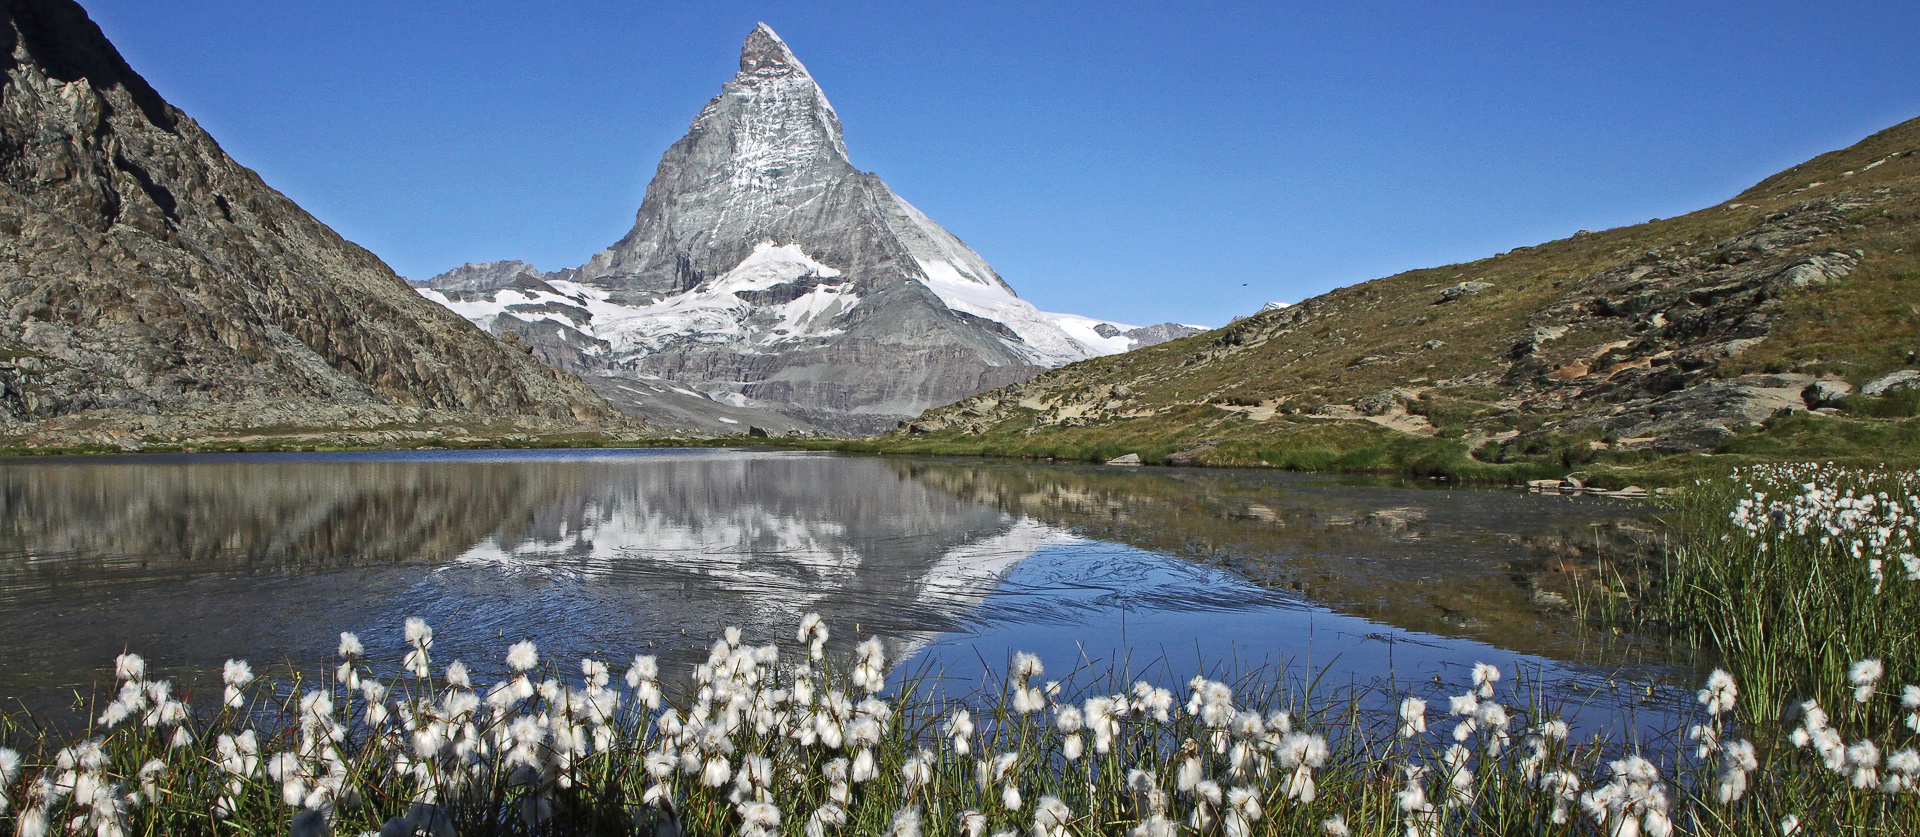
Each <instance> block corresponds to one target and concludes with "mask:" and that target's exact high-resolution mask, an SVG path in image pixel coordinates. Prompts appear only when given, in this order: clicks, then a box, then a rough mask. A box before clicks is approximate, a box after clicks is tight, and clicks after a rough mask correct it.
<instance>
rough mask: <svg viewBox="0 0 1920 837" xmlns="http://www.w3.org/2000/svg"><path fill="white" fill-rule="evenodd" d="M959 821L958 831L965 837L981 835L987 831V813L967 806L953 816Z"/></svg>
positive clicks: (979, 836)
mask: <svg viewBox="0 0 1920 837" xmlns="http://www.w3.org/2000/svg"><path fill="white" fill-rule="evenodd" d="M954 819H955V820H957V821H958V822H959V823H960V833H962V834H965V835H966V836H967V837H981V835H983V834H985V833H987V815H986V814H984V813H982V812H980V811H976V810H974V809H972V808H968V809H966V810H964V811H961V812H960V814H959V815H958V816H956V817H955V818H954Z"/></svg>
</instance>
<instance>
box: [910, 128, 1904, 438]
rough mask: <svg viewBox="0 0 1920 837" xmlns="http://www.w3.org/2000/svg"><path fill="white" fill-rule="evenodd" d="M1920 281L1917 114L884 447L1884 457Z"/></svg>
mask: <svg viewBox="0 0 1920 837" xmlns="http://www.w3.org/2000/svg"><path fill="white" fill-rule="evenodd" d="M1916 276H1920V120H1914V121H1910V122H1906V123H1903V124H1901V125H1898V126H1895V127H1893V128H1890V129H1888V130H1886V131H1883V132H1881V133H1879V134H1876V135H1874V136H1872V137H1869V138H1867V139H1866V140H1863V141H1862V142H1860V143H1859V144H1857V145H1855V146H1853V147H1850V148H1847V149H1844V150H1841V151H1836V152H1833V153H1831V154H1827V155H1823V156H1821V157H1819V158H1816V159H1815V160H1812V161H1809V162H1808V163H1806V164H1803V165H1801V166H1797V167H1795V168H1793V169H1790V170H1788V171H1786V172H1783V173H1781V174H1779V175H1776V176H1774V177H1771V178H1768V179H1767V180H1765V181H1763V182H1761V183H1760V184H1759V185H1757V186H1755V187H1754V188H1752V189H1750V190H1748V191H1747V192H1745V193H1743V194H1741V195H1739V196H1738V197H1737V198H1735V199H1734V200H1732V201H1730V202H1728V203H1725V204H1722V205H1719V206H1715V207H1712V208H1709V209H1704V210H1701V211H1699V212H1695V213H1692V214H1689V215H1686V216H1683V217H1679V218H1671V219H1664V220H1662V219H1655V220H1653V221H1650V222H1648V223H1646V224H1638V225H1633V226H1629V227H1622V228H1618V229H1613V230H1606V231H1601V232H1592V231H1585V230H1583V231H1581V232H1579V233H1577V234H1575V235H1574V236H1572V237H1571V238H1567V239H1562V240H1559V241H1553V242H1548V243H1546V244H1542V245H1539V246H1537V247H1523V248H1519V249H1517V250H1514V251H1511V252H1508V253H1504V254H1501V255H1498V256H1494V257H1491V258H1487V259H1482V260H1479V261H1476V262H1470V263H1466V264H1458V265H1450V266H1447V267H1441V268H1435V269H1430V270H1417V271H1410V272H1408V273H1404V274H1400V275H1396V276H1390V277H1387V278H1384V279H1377V280H1374V281H1371V282H1365V283H1362V284H1359V285H1355V286H1352V287H1347V288H1341V289H1339V290H1336V291H1333V292H1331V293H1328V294H1325V295H1322V296H1319V297H1316V298H1313V299H1309V300H1306V301H1304V302H1301V303H1299V304H1297V305H1292V306H1269V307H1268V308H1267V309H1265V310H1262V311H1261V312H1260V313H1258V314H1256V315H1254V316H1251V317H1247V318H1244V319H1241V320H1238V321H1236V322H1234V323H1233V324H1232V325H1230V326H1228V327H1226V328H1223V329H1218V330H1215V331H1211V332H1207V333H1205V334H1201V335H1197V336H1193V337H1188V338H1185V339H1181V340H1176V341H1173V342H1170V343H1167V344H1165V345H1161V346H1155V347H1152V348H1147V349H1142V350H1140V351H1137V352H1131V353H1128V354H1126V355H1122V356H1118V357H1111V358H1099V359H1094V360H1089V361H1086V362H1082V363H1078V364H1074V365H1072V366H1068V367H1065V368H1062V369H1059V370H1056V371H1053V372H1050V373H1048V374H1046V375H1044V376H1041V377H1039V378H1036V379H1034V380H1032V381H1028V382H1025V383H1022V384H1019V385H1015V386H1011V387H1008V388H1005V389H1002V390H998V391H995V392H989V393H983V394H981V395H979V396H976V397H972V398H968V399H965V400H963V401H961V402H959V403H957V404H955V405H953V406H951V407H948V408H944V409H938V410H933V411H929V412H928V413H927V414H925V415H924V416H922V417H921V418H920V419H919V420H917V421H916V422H914V423H913V424H912V426H911V428H909V429H907V430H903V431H900V433H899V435H898V436H897V437H896V439H897V441H898V443H899V444H900V445H902V446H905V447H909V448H911V447H914V446H922V447H925V446H936V447H940V449H942V450H947V451H951V452H962V451H967V450H989V449H1017V450H1024V451H1028V452H1040V451H1045V450H1056V449H1057V450H1062V451H1081V452H1085V451H1094V452H1096V454H1097V453H1098V452H1099V451H1107V452H1108V453H1106V454H1105V455H1108V456H1111V455H1115V454H1118V453H1120V452H1122V451H1123V450H1133V451H1137V452H1139V453H1140V454H1141V455H1142V458H1143V459H1145V460H1146V461H1164V462H1174V463H1182V462H1196V463H1208V462H1211V463H1216V464H1260V463H1261V462H1268V463H1270V464H1289V465H1298V466H1302V467H1329V466H1330V465H1331V464H1333V463H1339V462H1347V463H1348V465H1345V466H1342V467H1369V468H1394V467H1414V465H1412V464H1408V463H1409V462H1410V461H1411V460H1415V459H1418V460H1421V461H1423V462H1426V463H1427V464H1425V465H1419V466H1418V467H1426V468H1437V467H1441V465H1440V464H1439V463H1444V462H1451V463H1454V464H1452V465H1447V466H1445V467H1447V468H1449V469H1453V470H1460V471H1462V472H1468V471H1471V470H1472V469H1473V468H1475V467H1483V466H1497V465H1500V464H1514V465H1526V464H1528V463H1532V464H1535V465H1541V466H1553V467H1561V468H1566V467H1573V466H1581V465H1584V464H1587V463H1596V464H1600V465H1604V464H1606V463H1608V462H1619V463H1632V462H1643V461H1647V459H1648V458H1649V457H1659V456H1664V455H1675V454H1701V453H1707V454H1711V453H1763V452H1764V453H1770V454H1774V455H1778V454H1781V453H1784V452H1788V451H1800V452H1802V453H1805V454H1806V455H1819V456H1826V455H1843V454H1858V455H1876V452H1878V451H1882V450H1891V449H1883V448H1880V447H1877V446H1878V445H1879V444H1880V442H1877V441H1875V440H1884V441H1885V442H1886V443H1887V444H1893V445H1898V444H1909V445H1910V442H1904V443H1903V442H1901V441H1900V440H1901V439H1910V438H1911V431H1912V426H1913V425H1914V424H1915V423H1914V421H1913V416H1912V414H1913V411H1914V410H1915V409H1916V404H1920V399H1917V398H1916V397H1915V393H1914V390H1915V389H1920V371H1913V369H1912V368H1913V367H1915V366H1916V365H1920V363H1917V361H1916V358H1917V355H1916V352H1920V313H1917V312H1920V309H1916V308H1915V307H1914V305H1913V301H1914V300H1915V299H1920V296H1916V292H1915V286H1914V284H1913V283H1914V281H1915V277H1916ZM1903 392H1904V393H1906V394H1904V395H1903V394H1902V393H1903ZM1902 399H1905V400H1902ZM1903 422H1904V423H1903ZM1901 428H1907V429H1905V430H1903V429H1901ZM1903 434H1906V435H1903ZM1399 460H1405V461H1399ZM1397 461H1398V464H1396V462H1397Z"/></svg>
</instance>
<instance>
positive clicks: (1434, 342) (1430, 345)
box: [1420, 340, 1447, 349]
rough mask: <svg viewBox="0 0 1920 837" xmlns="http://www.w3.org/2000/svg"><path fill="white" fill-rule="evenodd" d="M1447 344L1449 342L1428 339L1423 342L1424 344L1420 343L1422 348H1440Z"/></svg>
mask: <svg viewBox="0 0 1920 837" xmlns="http://www.w3.org/2000/svg"><path fill="white" fill-rule="evenodd" d="M1445 345H1447V344H1446V343H1445V342H1442V341H1439V340H1428V341H1427V342H1425V343H1422V344H1420V348H1423V349H1438V348H1440V347H1441V346H1445Z"/></svg>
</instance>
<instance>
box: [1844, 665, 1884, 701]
mask: <svg viewBox="0 0 1920 837" xmlns="http://www.w3.org/2000/svg"><path fill="white" fill-rule="evenodd" d="M1886 673H1887V669H1886V666H1884V665H1881V664H1880V661H1879V660H1860V661H1858V662H1855V663H1854V664H1853V665H1852V666H1851V667H1849V668H1848V669H1847V680H1848V681H1849V682H1851V683H1852V684H1853V700H1854V702H1855V703H1866V702H1867V701H1868V700H1871V699H1872V698H1873V690H1874V687H1875V686H1877V685H1878V684H1879V683H1880V678H1881V677H1884V676H1885V675H1886Z"/></svg>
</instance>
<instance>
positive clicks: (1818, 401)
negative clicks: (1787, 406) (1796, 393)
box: [1800, 378, 1853, 407]
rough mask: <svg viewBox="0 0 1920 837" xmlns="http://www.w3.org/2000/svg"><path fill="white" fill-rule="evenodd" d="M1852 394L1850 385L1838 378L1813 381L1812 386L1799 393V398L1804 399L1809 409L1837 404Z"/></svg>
mask: <svg viewBox="0 0 1920 837" xmlns="http://www.w3.org/2000/svg"><path fill="white" fill-rule="evenodd" d="M1852 394H1853V385H1852V384H1849V383H1847V382H1846V381H1842V380H1840V379H1838V378H1827V379H1824V380H1819V381H1814V382H1813V386H1810V387H1807V388H1806V390H1805V391H1803V392H1801V393H1800V397H1801V398H1804V399H1806V401H1807V406H1809V407H1821V406H1825V405H1828V404H1834V403H1837V402H1839V400H1840V399H1842V398H1845V397H1847V396H1849V395H1852Z"/></svg>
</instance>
